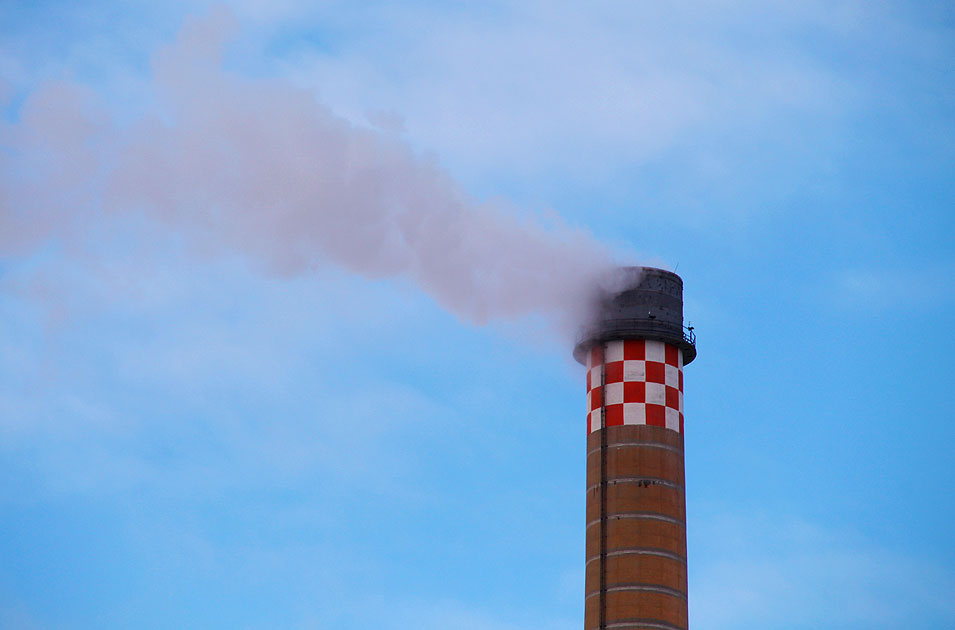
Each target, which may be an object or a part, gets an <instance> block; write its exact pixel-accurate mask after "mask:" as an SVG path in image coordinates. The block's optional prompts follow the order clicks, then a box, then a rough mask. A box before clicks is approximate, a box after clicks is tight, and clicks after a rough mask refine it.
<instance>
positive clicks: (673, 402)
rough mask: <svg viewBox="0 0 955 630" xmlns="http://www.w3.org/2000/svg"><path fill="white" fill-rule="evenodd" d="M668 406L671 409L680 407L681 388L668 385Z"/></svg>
mask: <svg viewBox="0 0 955 630" xmlns="http://www.w3.org/2000/svg"><path fill="white" fill-rule="evenodd" d="M667 407H669V408H671V409H679V408H680V390H678V389H677V388H676V387H667Z"/></svg>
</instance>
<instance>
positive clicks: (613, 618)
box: [584, 591, 687, 630]
mask: <svg viewBox="0 0 955 630" xmlns="http://www.w3.org/2000/svg"><path fill="white" fill-rule="evenodd" d="M599 599H600V598H599V597H597V596H594V597H591V598H589V599H587V602H586V604H585V606H584V628H585V630H597V628H599V623H600V610H599V602H598V600H599ZM635 611H636V612H635ZM627 619H658V620H660V621H662V622H664V623H669V624H673V625H675V626H677V627H679V628H686V627H687V606H686V601H684V600H683V599H680V598H677V597H673V596H671V595H665V594H663V593H649V592H642V591H618V592H610V593H607V620H606V621H607V624H611V623H614V622H618V621H624V620H627Z"/></svg>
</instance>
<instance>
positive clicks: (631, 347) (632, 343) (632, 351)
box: [623, 339, 647, 361]
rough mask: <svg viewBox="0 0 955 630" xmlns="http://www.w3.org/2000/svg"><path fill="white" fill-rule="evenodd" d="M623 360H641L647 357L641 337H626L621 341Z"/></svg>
mask: <svg viewBox="0 0 955 630" xmlns="http://www.w3.org/2000/svg"><path fill="white" fill-rule="evenodd" d="M623 358H624V360H639V361H643V360H644V359H645V358H647V346H646V342H644V340H643V339H626V340H625V341H624V342H623Z"/></svg>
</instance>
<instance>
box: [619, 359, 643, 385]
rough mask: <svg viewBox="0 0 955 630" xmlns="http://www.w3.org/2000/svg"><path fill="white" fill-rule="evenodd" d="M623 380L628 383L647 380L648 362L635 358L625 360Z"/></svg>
mask: <svg viewBox="0 0 955 630" xmlns="http://www.w3.org/2000/svg"><path fill="white" fill-rule="evenodd" d="M623 380H624V381H626V382H628V383H633V382H639V381H645V380H647V362H646V361H637V360H634V359H630V360H629V361H624V362H623Z"/></svg>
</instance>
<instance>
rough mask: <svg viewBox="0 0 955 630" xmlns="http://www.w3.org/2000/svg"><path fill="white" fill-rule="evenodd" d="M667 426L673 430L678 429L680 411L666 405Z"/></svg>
mask: <svg viewBox="0 0 955 630" xmlns="http://www.w3.org/2000/svg"><path fill="white" fill-rule="evenodd" d="M666 413H667V419H666V421H667V428H668V429H673V430H674V431H679V430H680V412H679V411H677V410H676V409H672V408H670V407H667V410H666Z"/></svg>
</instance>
